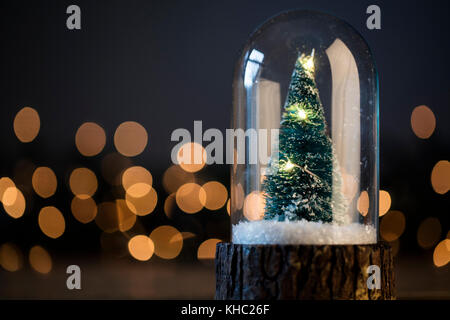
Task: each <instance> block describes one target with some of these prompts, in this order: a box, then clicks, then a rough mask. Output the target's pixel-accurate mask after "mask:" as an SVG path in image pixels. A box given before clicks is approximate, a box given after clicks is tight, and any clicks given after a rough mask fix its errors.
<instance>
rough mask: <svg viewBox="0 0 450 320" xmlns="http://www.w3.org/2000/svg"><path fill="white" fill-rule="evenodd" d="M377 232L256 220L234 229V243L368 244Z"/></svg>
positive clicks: (355, 225) (369, 228) (370, 228)
mask: <svg viewBox="0 0 450 320" xmlns="http://www.w3.org/2000/svg"><path fill="white" fill-rule="evenodd" d="M376 241H377V233H376V229H375V228H374V227H373V226H367V225H363V224H360V223H350V224H346V225H339V224H335V223H322V222H311V221H307V220H301V221H275V220H259V221H251V222H240V223H238V224H237V225H234V226H233V242H234V243H240V244H369V243H375V242H376Z"/></svg>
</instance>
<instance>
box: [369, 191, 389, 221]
mask: <svg viewBox="0 0 450 320" xmlns="http://www.w3.org/2000/svg"><path fill="white" fill-rule="evenodd" d="M379 206H380V208H379V211H380V213H379V214H380V217H382V216H384V215H385V214H386V213H387V212H388V211H389V209H390V208H391V195H390V194H389V192H387V191H385V190H380V195H379ZM367 209H369V208H367Z"/></svg>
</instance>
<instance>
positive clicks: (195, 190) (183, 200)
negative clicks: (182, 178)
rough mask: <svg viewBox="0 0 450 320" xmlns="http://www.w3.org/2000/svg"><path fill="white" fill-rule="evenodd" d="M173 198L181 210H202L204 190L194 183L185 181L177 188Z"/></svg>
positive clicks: (204, 201)
mask: <svg viewBox="0 0 450 320" xmlns="http://www.w3.org/2000/svg"><path fill="white" fill-rule="evenodd" d="M175 198H176V202H177V205H178V207H179V208H180V209H181V210H183V211H184V212H186V213H196V212H199V211H200V210H202V209H203V207H204V205H205V203H206V192H205V190H204V189H203V188H202V187H201V186H200V185H198V184H196V183H186V184H184V185H182V186H181V187H180V188H179V189H178V190H177V193H176V196H175Z"/></svg>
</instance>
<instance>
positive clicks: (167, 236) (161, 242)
mask: <svg viewBox="0 0 450 320" xmlns="http://www.w3.org/2000/svg"><path fill="white" fill-rule="evenodd" d="M150 239H152V241H153V243H154V245H155V254H156V255H157V256H158V257H160V258H162V259H174V258H176V257H177V256H178V255H179V254H180V252H181V249H182V248H183V236H182V235H181V233H180V232H179V231H178V230H177V229H176V228H174V227H172V226H160V227H158V228H156V229H155V230H153V231H152V233H151V234H150Z"/></svg>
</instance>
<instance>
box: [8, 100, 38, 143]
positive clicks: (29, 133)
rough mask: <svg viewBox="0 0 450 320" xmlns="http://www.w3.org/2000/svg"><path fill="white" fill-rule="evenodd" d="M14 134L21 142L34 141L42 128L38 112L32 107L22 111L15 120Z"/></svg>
mask: <svg viewBox="0 0 450 320" xmlns="http://www.w3.org/2000/svg"><path fill="white" fill-rule="evenodd" d="M13 126H14V133H15V134H16V136H17V139H19V140H20V141H21V142H24V143H27V142H31V141H33V140H34V139H35V138H36V136H37V135H38V133H39V129H40V128H41V119H40V118H39V114H38V112H37V111H36V110H35V109H33V108H30V107H25V108H23V109H21V110H20V111H19V112H18V113H17V114H16V117H15V118H14V124H13Z"/></svg>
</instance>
